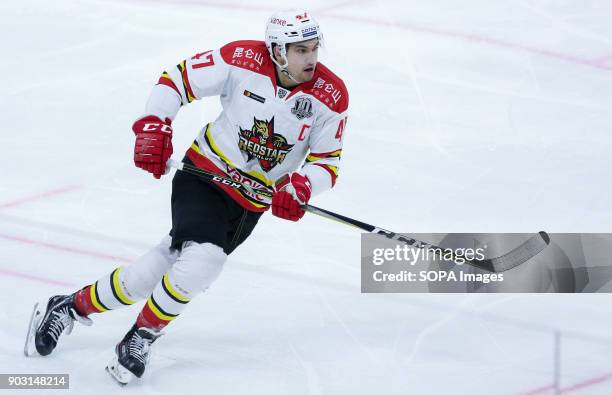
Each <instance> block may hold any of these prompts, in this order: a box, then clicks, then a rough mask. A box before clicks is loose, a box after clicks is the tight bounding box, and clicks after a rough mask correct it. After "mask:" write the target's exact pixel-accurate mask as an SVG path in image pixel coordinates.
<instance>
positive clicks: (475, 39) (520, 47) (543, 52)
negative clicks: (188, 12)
mask: <svg viewBox="0 0 612 395" xmlns="http://www.w3.org/2000/svg"><path fill="white" fill-rule="evenodd" d="M359 2H361V1H355V2H354V3H359ZM132 3H157V4H163V2H162V0H132ZM171 4H173V5H179V4H184V5H194V6H201V7H213V8H222V9H227V10H234V11H235V10H241V11H267V12H272V11H274V8H272V7H266V6H246V5H242V4H235V3H222V2H213V1H198V0H175V1H173V2H172V3H171ZM166 5H168V3H166ZM345 5H348V4H347V3H344V2H343V3H340V4H338V5H331V6H330V9H331V8H335V7H337V6H338V7H340V6H345ZM322 10H323V12H321V13H319V16H326V17H330V18H336V19H340V20H345V21H349V22H357V23H363V24H370V25H375V26H384V27H391V28H393V27H395V28H398V29H403V30H410V31H414V32H419V33H427V34H433V35H436V36H440V37H447V38H453V39H457V40H463V41H468V42H471V43H475V44H484V45H489V46H494V47H498V48H505V49H510V50H515V51H520V52H527V53H531V54H534V55H538V56H543V57H547V58H551V59H556V60H561V61H564V62H569V63H574V64H579V65H583V66H588V67H591V68H595V69H598V70H602V71H608V72H609V71H612V65H607V63H606V62H602V58H601V57H599V58H597V59H585V58H581V57H579V56H575V55H572V54H567V53H563V52H558V51H553V50H549V49H546V48H538V47H533V46H530V45H526V44H520V43H513V42H511V41H505V40H500V39H496V38H492V37H486V36H479V35H476V34H471V33H462V32H455V31H451V30H444V29H440V28H437V27H428V26H419V25H413V24H408V23H397V22H389V21H385V20H382V19H374V18H364V17H357V16H350V15H346V14H342V15H339V14H335V13H333V14H330V13H326V12H325V8H323V9H322Z"/></svg>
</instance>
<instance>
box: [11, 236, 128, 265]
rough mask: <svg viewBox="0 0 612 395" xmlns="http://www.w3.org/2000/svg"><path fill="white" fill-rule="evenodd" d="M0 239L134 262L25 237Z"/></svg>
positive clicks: (125, 258)
mask: <svg viewBox="0 0 612 395" xmlns="http://www.w3.org/2000/svg"><path fill="white" fill-rule="evenodd" d="M0 238H2V239H6V240H11V241H17V242H20V243H25V244H30V245H37V246H41V247H45V248H50V249H52V250H56V251H62V252H70V253H73V254H80V255H87V256H91V257H94V258H100V259H107V260H112V261H121V262H125V263H131V262H134V259H133V258H127V257H122V256H116V255H110V254H104V253H101V252H95V251H90V250H85V249H82V248H77V247H71V246H65V245H61V244H55V243H48V242H46V241H39V240H32V239H27V238H25V237H19V236H12V235H7V234H4V233H0Z"/></svg>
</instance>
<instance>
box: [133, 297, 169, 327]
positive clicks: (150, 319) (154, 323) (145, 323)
mask: <svg viewBox="0 0 612 395" xmlns="http://www.w3.org/2000/svg"><path fill="white" fill-rule="evenodd" d="M169 323H170V321H166V320H162V319H161V318H158V317H157V316H156V315H155V313H153V311H152V310H151V309H150V308H149V304H148V303H147V304H145V305H144V307H143V308H142V310H141V311H140V314H138V318H137V319H136V326H137V327H139V328H142V327H145V328H152V329H155V330H161V329H162V328H164V327H165V326H166V325H168V324H169Z"/></svg>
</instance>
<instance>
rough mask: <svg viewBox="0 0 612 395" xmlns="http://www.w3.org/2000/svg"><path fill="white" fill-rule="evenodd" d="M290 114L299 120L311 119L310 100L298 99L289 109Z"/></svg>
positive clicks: (306, 98)
mask: <svg viewBox="0 0 612 395" xmlns="http://www.w3.org/2000/svg"><path fill="white" fill-rule="evenodd" d="M291 113H292V114H293V115H295V116H296V117H297V119H299V120H302V119H304V118H310V117H312V101H311V100H310V98H308V97H298V98H297V100H296V101H295V105H294V106H293V108H292V109H291Z"/></svg>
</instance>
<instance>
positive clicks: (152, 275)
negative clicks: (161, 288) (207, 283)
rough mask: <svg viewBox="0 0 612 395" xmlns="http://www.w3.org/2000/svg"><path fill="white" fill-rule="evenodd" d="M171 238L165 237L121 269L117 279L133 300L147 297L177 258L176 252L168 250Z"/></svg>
mask: <svg viewBox="0 0 612 395" xmlns="http://www.w3.org/2000/svg"><path fill="white" fill-rule="evenodd" d="M171 242H172V238H171V237H170V236H165V237H164V238H163V239H162V240H161V241H160V242H159V244H158V245H156V246H155V247H154V248H152V249H151V250H149V251H148V252H147V253H146V254H144V255H143V256H141V257H140V258H138V259H137V260H136V262H134V263H132V264H131V265H127V266H124V267H122V268H121V271H120V273H119V279H120V282H121V284H122V285H123V286H124V287H125V291H126V292H127V293H128V294H129V295H130V296H132V297H133V298H134V299H135V300H140V299H143V298H146V297H147V296H149V294H150V293H151V291H152V290H153V288H155V286H156V285H157V283H158V282H159V281H160V279H161V278H162V276H163V275H164V273H165V272H167V271H168V270H169V269H170V268H171V267H172V264H173V263H174V262H175V261H176V258H177V257H178V251H172V250H170V243H171Z"/></svg>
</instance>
